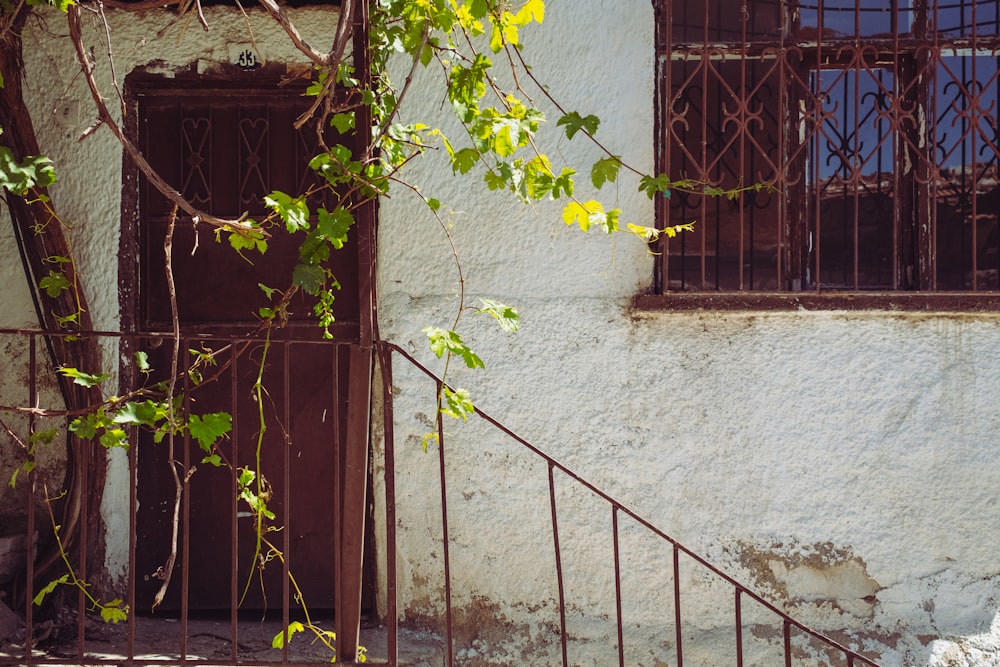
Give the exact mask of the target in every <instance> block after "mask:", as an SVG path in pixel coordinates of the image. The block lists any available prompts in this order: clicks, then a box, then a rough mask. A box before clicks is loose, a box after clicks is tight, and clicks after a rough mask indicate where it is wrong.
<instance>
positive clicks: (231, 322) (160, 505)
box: [136, 89, 370, 610]
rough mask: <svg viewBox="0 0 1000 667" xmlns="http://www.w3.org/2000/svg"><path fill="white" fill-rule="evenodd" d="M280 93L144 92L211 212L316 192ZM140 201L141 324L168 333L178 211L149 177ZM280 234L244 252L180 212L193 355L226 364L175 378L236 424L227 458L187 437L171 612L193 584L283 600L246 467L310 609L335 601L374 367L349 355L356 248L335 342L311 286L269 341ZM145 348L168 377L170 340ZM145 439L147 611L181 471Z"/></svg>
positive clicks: (156, 148)
mask: <svg viewBox="0 0 1000 667" xmlns="http://www.w3.org/2000/svg"><path fill="white" fill-rule="evenodd" d="M275 90H277V89H272V90H268V91H264V90H260V91H255V90H245V89H244V90H195V89H187V90H185V89H172V90H163V89H160V90H157V89H144V90H140V91H139V94H138V95H137V98H138V118H139V128H138V139H139V143H140V147H141V149H142V150H143V152H144V154H145V155H146V157H147V159H148V160H149V162H150V163H151V164H152V165H153V167H154V168H155V169H157V170H158V172H159V173H160V174H161V175H163V176H164V177H165V178H166V180H167V181H168V182H170V183H171V184H174V185H175V186H176V187H177V189H178V190H179V191H180V192H181V193H182V194H183V195H184V196H186V197H187V198H188V199H189V200H190V201H192V202H194V203H195V204H196V205H197V206H199V207H202V208H203V209H205V210H207V211H209V212H210V213H213V214H215V215H220V216H239V215H241V214H243V213H248V214H249V215H250V216H251V217H256V218H257V219H260V218H262V217H263V216H264V214H265V211H264V210H262V202H261V200H262V198H263V196H264V195H266V194H268V193H269V192H271V191H272V190H282V191H284V192H286V193H289V194H296V193H299V192H302V191H304V190H305V188H306V187H307V186H308V184H309V183H310V178H311V174H310V171H309V170H308V168H307V167H306V163H307V161H308V158H309V157H310V156H311V155H312V154H313V153H314V152H315V151H314V145H315V135H314V134H311V133H309V132H296V131H295V130H294V129H293V126H292V123H293V120H294V119H295V117H296V116H297V115H298V113H299V112H301V110H302V109H303V108H305V106H307V104H306V102H304V101H303V99H302V98H301V96H299V95H298V94H297V93H279V92H275ZM310 137H311V138H312V141H310ZM138 204H139V222H140V224H139V230H138V235H139V242H138V249H139V254H140V257H139V263H138V264H139V266H138V269H139V279H138V281H137V284H138V292H139V294H138V299H137V301H138V308H139V314H138V322H139V326H140V328H141V329H143V330H147V331H165V330H169V329H170V321H171V317H170V314H171V301H170V297H169V292H168V289H167V280H166V273H165V271H164V268H163V267H164V261H165V252H164V249H163V239H164V235H165V233H166V230H167V224H168V220H169V215H170V208H171V207H170V205H169V204H168V203H167V201H166V200H165V199H164V198H163V197H162V196H161V195H160V194H159V193H157V192H156V191H155V190H154V189H153V188H152V187H151V186H150V185H149V184H148V183H145V182H144V181H142V180H141V181H140V193H139V202H138ZM280 237H281V235H276V236H275V238H274V239H272V241H271V242H270V248H269V250H268V252H267V254H266V255H265V256H263V257H261V256H260V255H258V254H257V253H245V256H240V255H238V254H237V253H235V252H234V251H233V250H232V249H231V248H230V247H229V246H228V244H227V243H225V241H223V243H217V242H216V240H215V236H214V233H213V231H212V230H211V229H209V228H207V227H205V226H204V225H202V226H201V228H199V227H194V226H192V225H191V223H190V220H184V219H181V220H180V221H179V224H178V226H177V230H176V232H175V235H174V241H173V249H172V266H173V275H174V281H175V285H176V304H177V310H178V313H179V320H180V326H181V332H182V336H183V340H182V342H181V346H180V361H181V364H182V365H184V364H187V363H190V362H191V361H192V359H193V358H194V357H195V356H196V355H197V354H199V353H204V352H207V351H213V352H215V353H216V355H215V364H214V365H206V366H204V367H202V368H200V369H199V372H198V373H195V374H188V375H187V376H184V377H182V378H181V379H180V382H179V384H178V388H179V389H183V391H184V393H185V396H186V397H187V400H186V401H185V410H187V411H188V412H189V413H190V414H196V415H202V414H208V413H215V412H228V413H230V414H232V416H233V431H232V434H231V437H230V438H229V439H227V440H226V441H224V442H223V444H222V446H221V447H220V454H221V455H222V456H223V458H224V459H225V460H226V461H227V462H228V463H229V464H230V465H228V466H222V467H214V466H212V465H209V464H205V463H202V459H203V458H204V456H205V454H204V452H202V451H201V450H200V449H199V448H198V446H197V444H196V443H193V442H186V441H184V440H183V439H177V440H176V444H175V447H176V450H175V458H176V459H177V460H179V461H180V462H181V464H180V465H179V466H178V470H179V473H180V474H181V475H182V476H183V475H184V473H185V471H190V470H192V469H195V472H193V473H192V474H191V476H190V481H189V483H188V485H187V491H186V493H185V495H184V501H183V503H182V508H181V509H182V511H181V529H182V530H181V540H180V544H179V552H178V561H177V565H176V567H175V570H174V573H173V580H172V582H171V587H170V589H169V592H168V595H167V597H166V599H165V600H164V603H163V605H162V608H164V609H179V608H180V607H181V605H182V599H183V597H185V596H186V598H187V602H188V605H189V606H190V608H191V609H194V610H197V609H202V610H211V609H228V608H230V607H231V606H232V605H234V604H239V605H241V608H244V609H263V608H269V609H275V610H277V609H280V608H281V606H282V597H283V591H284V584H285V582H286V577H285V572H284V566H283V563H282V559H281V558H278V557H276V556H275V555H274V553H273V551H272V549H271V547H269V546H268V545H267V544H266V543H263V542H261V541H258V539H257V530H256V529H255V528H256V526H255V519H254V517H253V513H252V512H250V511H249V510H250V508H249V506H248V505H247V504H246V503H245V502H243V501H240V500H239V499H238V498H237V494H238V488H237V481H236V480H237V477H238V475H239V474H240V470H241V469H244V468H246V469H249V470H252V471H253V472H254V473H255V474H260V475H262V476H263V479H264V480H266V482H264V483H263V488H264V491H265V493H266V494H267V495H269V499H268V503H267V504H268V508H269V509H270V510H271V511H272V512H274V514H275V518H274V519H273V520H271V521H268V522H267V524H266V526H265V532H264V533H263V534H262V536H263V538H265V539H266V540H268V541H270V542H271V543H272V544H273V545H274V546H275V547H276V548H277V549H278V550H280V551H281V552H282V554H283V558H284V560H285V561H286V562H287V564H288V568H289V570H290V571H291V573H292V574H293V576H294V577H295V581H296V582H297V583H298V585H299V586H300V587H301V588H302V590H303V592H304V593H305V595H306V602H307V604H308V605H309V606H310V608H315V609H321V608H327V609H330V608H333V607H334V606H335V596H336V591H335V586H334V581H335V569H336V560H337V559H336V556H335V554H336V545H337V544H338V540H339V539H340V538H339V536H338V531H339V529H340V528H339V521H338V518H337V517H338V513H337V510H336V508H337V507H338V506H340V505H341V502H340V498H339V496H338V494H341V493H342V490H341V488H342V486H343V485H342V475H343V470H344V468H345V462H344V446H343V445H344V443H345V442H347V440H348V438H349V437H351V435H350V434H349V432H348V419H347V414H348V411H347V408H348V402H347V397H348V396H349V395H350V393H351V390H352V388H353V389H354V390H355V391H357V387H353V385H354V384H357V383H361V384H363V385H364V387H363V391H364V392H366V391H367V387H368V384H369V374H370V367H369V366H367V365H366V364H358V363H357V362H352V360H356V359H358V355H356V354H352V352H351V345H352V344H355V345H356V343H357V337H358V322H359V305H358V304H359V298H358V280H357V276H358V253H357V244H356V243H349V244H348V246H347V247H346V248H345V249H344V250H343V251H341V252H340V253H339V254H337V255H336V256H335V262H336V263H335V265H334V270H335V273H336V275H337V278H338V279H339V281H340V282H341V284H342V285H343V289H342V290H341V292H340V294H339V296H338V298H337V301H336V303H335V313H336V315H337V325H336V327H335V328H334V332H335V333H336V334H337V340H335V341H334V342H330V341H323V340H321V339H320V336H319V331H318V329H317V327H316V326H315V325H314V324H311V323H310V322H309V314H310V309H311V304H310V303H308V302H307V301H306V300H305V298H304V297H302V298H298V299H297V300H296V301H294V302H293V303H292V304H291V307H290V313H291V317H290V322H289V324H288V325H287V326H286V327H284V328H282V329H279V330H275V331H273V332H272V334H271V336H270V338H269V339H265V338H264V337H263V335H262V333H261V332H260V331H259V330H258V327H257V321H256V316H255V314H256V313H257V312H258V309H259V308H260V307H262V306H265V305H267V304H268V301H267V298H266V296H265V294H264V291H263V290H262V289H260V287H259V284H263V285H266V286H267V287H271V288H284V287H286V286H287V285H288V284H289V282H290V276H291V270H292V267H293V266H294V265H295V263H296V259H297V253H298V249H297V243H296V242H295V241H288V240H284V241H282V240H280ZM352 240H353V239H352ZM139 347H141V348H144V349H145V351H147V353H148V354H149V355H150V360H151V364H152V366H153V367H154V374H153V376H152V380H155V379H158V378H165V377H168V375H169V368H170V358H171V342H170V341H164V342H162V343H159V342H157V341H153V340H149V341H146V342H144V343H140V345H139ZM192 351H193V352H192ZM352 363H354V365H356V366H358V367H357V368H352ZM258 378H260V381H261V382H260V386H261V388H260V389H257V388H255V385H256V383H257V380H258ZM356 395H359V394H356ZM141 438H142V439H141V441H140V445H139V448H138V472H137V475H138V481H137V493H138V500H139V510H138V543H137V547H136V565H137V568H138V577H137V582H138V583H137V592H136V593H137V604H138V606H139V608H140V609H147V610H148V609H149V606H150V605H151V603H152V599H153V595H154V594H155V593H156V591H157V590H158V588H159V586H160V583H161V582H160V580H159V579H157V578H156V577H155V576H153V575H154V573H156V571H157V569H158V568H160V567H162V565H163V564H164V562H165V560H166V557H167V554H168V553H169V544H170V535H171V524H172V521H173V510H174V495H175V483H174V478H173V475H172V473H171V470H170V465H169V462H168V455H167V443H166V442H165V441H164V442H160V443H154V442H153V440H152V438H151V437H150V436H149V435H148V434H144V435H142V436H141ZM253 490H254V491H255V492H256V491H257V487H256V484H254V485H253ZM185 568H186V569H185ZM291 595H292V596H294V590H292V593H291ZM295 606H297V605H296V604H295V603H294V602H293V603H292V607H295Z"/></svg>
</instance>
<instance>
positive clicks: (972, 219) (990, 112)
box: [654, 0, 1000, 293]
mask: <svg viewBox="0 0 1000 667" xmlns="http://www.w3.org/2000/svg"><path fill="white" fill-rule="evenodd" d="M654 6H655V7H656V19H657V20H656V48H657V74H656V76H657V96H656V107H657V123H656V136H655V142H656V160H657V169H658V171H660V172H665V173H667V174H669V175H670V176H671V177H672V178H673V179H674V180H679V179H690V180H692V181H698V182H701V183H704V184H707V185H710V186H713V187H718V188H722V189H726V190H732V189H737V188H745V187H748V186H755V185H758V186H761V187H760V189H749V190H744V191H742V192H740V193H738V194H735V195H734V196H732V197H708V196H705V195H701V194H691V193H687V192H682V191H680V190H675V191H673V192H670V193H668V194H669V196H665V197H662V198H661V197H657V200H656V215H657V224H658V225H659V226H660V227H663V226H666V225H675V224H678V223H686V222H691V221H694V222H695V225H694V229H695V231H694V232H689V233H682V234H680V235H679V236H677V237H676V238H672V239H664V240H663V241H662V243H663V245H662V247H661V248H660V252H659V254H658V261H657V266H656V281H655V282H656V287H657V290H658V291H660V292H662V293H666V292H675V291H729V292H737V291H753V292H797V291H804V290H812V291H853V292H862V291H883V292H884V291H894V290H910V291H927V292H950V291H962V292H986V291H991V290H997V289H998V288H1000V286H998V275H1000V253H998V246H1000V238H998V232H1000V230H998V221H1000V189H998V184H1000V181H998V158H1000V136H998V125H997V114H998V104H1000V99H998V98H1000V81H998V72H1000V69H998V63H1000V0H654Z"/></svg>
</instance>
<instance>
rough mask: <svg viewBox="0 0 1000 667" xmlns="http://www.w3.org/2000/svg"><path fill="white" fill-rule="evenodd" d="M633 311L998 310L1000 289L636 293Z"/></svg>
mask: <svg viewBox="0 0 1000 667" xmlns="http://www.w3.org/2000/svg"><path fill="white" fill-rule="evenodd" d="M632 306H633V308H634V309H635V310H637V311H651V312H652V311H686V310H731V311H738V310H758V311H759V310H765V311H782V310H786V311H787V310H815V311H821V310H882V311H890V312H901V311H902V312H906V311H911V312H942V311H943V312H957V313H983V312H994V311H1000V292H978V293H977V292H794V293H792V292H670V293H668V294H640V295H638V296H636V297H635V298H634V299H633V300H632Z"/></svg>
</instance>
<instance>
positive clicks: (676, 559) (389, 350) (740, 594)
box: [379, 343, 877, 667]
mask: <svg viewBox="0 0 1000 667" xmlns="http://www.w3.org/2000/svg"><path fill="white" fill-rule="evenodd" d="M393 353H395V354H397V355H399V356H400V357H402V358H403V359H405V360H406V362H407V363H409V364H412V365H413V366H414V367H416V368H417V369H419V371H420V372H422V373H423V374H424V375H426V376H427V378H428V379H429V380H430V381H431V382H433V383H434V385H435V387H436V389H437V391H440V389H441V387H442V385H443V381H442V379H441V378H440V377H439V376H437V375H436V374H434V372H432V371H431V370H429V369H428V368H427V367H426V366H424V365H422V364H421V363H420V362H418V361H417V360H416V359H414V358H413V356H411V355H410V354H408V353H407V352H406V351H405V350H403V349H402V348H400V347H399V346H396V345H393V344H390V343H382V344H381V345H380V353H379V354H380V360H381V363H382V365H383V368H386V369H388V372H389V374H388V375H387V376H386V378H385V389H384V391H385V398H386V405H387V406H390V405H391V386H392V374H391V363H390V357H391V355H392V354H393ZM476 415H477V417H478V418H479V419H481V420H483V421H484V422H486V423H487V424H489V425H490V426H491V427H492V428H493V429H495V430H496V431H498V432H499V433H501V434H503V436H505V437H506V438H508V439H510V440H511V441H512V442H514V443H517V445H518V446H519V447H520V448H521V449H522V451H523V452H524V453H526V454H529V455H530V456H532V457H535V458H536V459H538V460H539V461H541V462H543V463H544V465H545V468H546V470H547V480H546V486H547V489H548V498H547V503H548V506H549V507H548V511H549V515H550V526H551V530H552V540H553V550H554V551H553V555H554V559H553V561H550V565H551V566H552V567H554V569H555V574H556V580H557V597H558V608H559V637H558V642H559V656H560V660H561V664H562V665H563V667H568V665H570V664H575V663H574V662H573V660H571V658H570V652H571V646H570V644H571V633H570V632H569V631H568V627H567V608H568V600H567V592H566V585H565V578H566V577H565V572H564V566H563V550H562V547H561V545H560V530H559V527H560V518H561V516H562V515H561V514H560V511H559V506H558V503H557V494H556V479H557V475H558V476H560V477H561V478H564V479H567V480H570V481H571V482H572V483H573V484H576V485H578V486H579V487H580V488H581V489H584V490H586V491H587V492H589V493H590V494H592V495H593V496H594V497H595V498H597V499H599V501H600V502H602V503H603V504H605V505H606V507H607V508H608V509H609V510H610V514H611V534H610V535H608V536H607V540H608V541H609V542H610V543H611V545H612V547H613V549H612V552H613V569H614V590H615V596H614V607H615V633H614V636H615V637H616V641H617V647H616V648H617V653H618V664H619V665H620V666H622V667H624V665H625V664H626V657H625V642H624V638H623V636H624V628H623V626H624V622H623V594H622V565H621V557H620V556H621V554H620V522H621V520H622V519H623V518H627V519H628V520H630V521H632V522H634V523H635V524H637V525H638V526H641V528H642V529H643V530H645V531H647V533H648V534H649V535H652V536H655V538H657V539H658V540H661V541H662V542H664V543H665V544H667V545H669V548H670V552H671V558H670V565H669V567H670V568H671V569H672V580H673V591H672V595H673V613H674V618H673V625H674V628H673V630H674V633H673V637H672V639H673V641H674V642H675V648H674V651H675V653H674V660H675V662H676V664H677V667H683V664H684V650H683V647H684V633H683V628H684V614H683V609H684V606H683V600H684V595H683V591H682V589H681V580H682V578H681V576H680V571H681V565H682V563H683V562H684V561H685V560H686V561H687V562H689V563H691V564H694V565H696V566H697V567H699V568H702V569H703V571H704V572H705V573H706V574H709V575H710V576H712V577H714V578H716V579H717V580H718V581H720V582H723V583H724V584H725V585H727V586H729V587H730V588H731V599H732V604H733V611H732V614H733V615H732V618H733V624H732V630H733V634H732V637H733V651H732V655H731V660H732V662H733V663H735V664H736V665H737V666H738V667H742V665H743V664H744V635H743V626H744V623H743V615H744V609H745V604H746V602H748V601H751V602H753V603H755V604H756V605H759V607H761V608H763V609H764V610H766V611H767V612H768V613H770V614H772V615H773V616H774V618H775V619H776V622H777V623H779V624H780V626H781V653H782V658H783V660H784V664H785V665H787V666H790V665H792V664H793V654H794V652H795V646H794V644H793V640H794V639H795V637H796V634H800V635H802V636H805V637H808V638H810V639H811V640H814V641H815V642H817V644H818V645H819V646H820V647H821V649H822V650H823V651H825V653H826V656H825V659H826V660H830V662H829V663H822V664H838V662H837V661H836V660H835V659H833V660H831V658H830V654H832V655H834V656H836V655H839V656H841V663H840V664H845V665H847V666H849V667H853V666H855V665H871V666H876V665H877V663H876V662H875V661H874V660H873V659H872V658H870V657H867V656H865V655H863V654H862V653H860V652H859V651H857V650H855V649H852V648H849V647H847V646H844V645H843V644H842V643H840V642H837V641H835V640H834V639H832V638H830V637H827V636H825V635H824V634H823V633H821V632H818V631H817V630H814V629H812V628H810V627H809V626H807V625H806V624H804V623H802V622H801V621H798V620H796V619H795V618H793V617H791V616H790V615H789V614H787V613H786V612H785V611H783V610H782V609H780V608H778V607H777V606H776V605H775V604H774V603H772V602H770V601H768V600H766V599H765V598H764V597H762V596H761V595H758V594H757V593H755V592H754V591H752V590H751V589H750V588H748V587H747V586H745V585H744V584H742V583H740V582H739V581H737V580H736V579H734V578H733V577H731V576H730V575H728V574H726V573H725V572H723V571H722V570H720V569H719V568H717V567H716V566H714V565H712V564H711V563H710V562H708V561H707V560H706V559H705V558H703V557H702V556H700V555H698V554H697V553H695V552H694V551H692V550H691V549H689V548H688V547H686V546H684V545H683V544H681V543H680V542H679V541H677V540H676V539H674V538H673V537H671V536H670V535H668V534H667V533H665V532H664V531H663V530H661V529H660V528H658V527H656V526H655V525H654V524H653V523H651V522H650V521H648V520H647V519H645V518H643V517H642V516H640V515H639V514H638V513H636V512H634V511H633V510H631V509H629V508H628V507H626V506H625V505H624V504H623V503H621V502H620V501H618V500H616V499H615V498H614V497H612V496H611V495H610V494H609V493H607V492H605V491H603V490H602V489H600V488H598V487H597V486H596V485H594V484H593V483H591V482H589V481H588V480H586V479H585V478H583V477H582V476H581V475H579V474H577V473H576V472H574V471H573V470H572V469H570V468H569V467H568V466H566V465H564V464H563V463H560V462H559V461H558V460H556V459H555V458H553V457H552V456H550V455H549V454H546V453H545V452H544V451H542V450H541V449H540V448H539V447H537V446H535V445H533V444H532V443H530V442H528V441H527V440H526V439H524V438H522V437H521V436H519V435H518V434H516V433H514V432H513V431H512V430H511V429H510V428H508V427H507V426H505V425H504V424H502V423H501V422H500V421H498V420H497V419H495V418H494V417H492V416H490V415H489V414H488V413H486V412H484V411H483V410H481V409H478V408H477V412H476ZM391 417H392V415H391V410H390V412H389V413H388V414H387V415H386V444H387V456H388V453H389V452H391V451H392V450H391V443H392V439H393V432H392V424H391ZM437 429H438V430H437V435H438V439H439V447H438V457H439V461H438V470H439V474H440V499H441V500H440V502H441V523H442V526H441V530H442V532H441V536H442V541H441V548H442V551H443V559H442V564H443V569H444V580H445V588H444V595H445V615H446V619H445V646H446V651H447V663H446V664H447V665H449V667H450V666H452V665H455V664H458V663H457V661H456V657H455V650H454V648H455V647H454V645H453V644H454V641H455V640H454V637H453V634H454V629H453V626H454V620H453V608H452V596H453V590H452V587H453V576H452V572H451V567H452V566H451V559H450V540H449V505H448V493H447V487H446V482H447V475H446V469H447V466H446V452H447V451H449V448H448V446H447V445H446V441H445V437H446V434H445V431H444V429H443V427H442V424H441V420H440V419H439V420H438V423H437ZM389 474H390V472H389V469H388V468H387V475H389ZM390 480H391V478H390ZM390 480H387V482H389V481H390ZM387 486H389V487H391V486H392V484H391V483H387ZM389 525H390V526H391V525H393V522H391V521H390V523H389ZM389 562H390V563H394V559H393V558H390V559H389ZM390 567H391V566H390ZM391 581H392V582H393V586H394V585H395V583H394V582H395V572H394V571H393V572H392V579H391ZM390 599H392V596H391V595H390ZM394 613H395V612H394V610H393V613H392V614H390V617H392V616H394ZM794 662H795V664H810V663H808V662H802V660H801V657H794Z"/></svg>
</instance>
